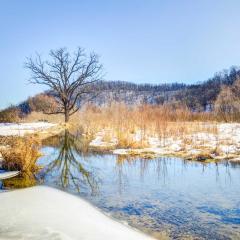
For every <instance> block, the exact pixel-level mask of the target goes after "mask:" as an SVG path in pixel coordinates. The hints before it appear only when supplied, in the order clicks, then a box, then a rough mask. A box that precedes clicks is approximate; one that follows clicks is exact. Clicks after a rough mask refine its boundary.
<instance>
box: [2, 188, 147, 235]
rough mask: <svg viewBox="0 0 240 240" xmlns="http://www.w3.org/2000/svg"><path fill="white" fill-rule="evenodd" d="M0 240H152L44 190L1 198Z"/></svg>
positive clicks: (75, 201)
mask: <svg viewBox="0 0 240 240" xmlns="http://www.w3.org/2000/svg"><path fill="white" fill-rule="evenodd" d="M0 206H1V207H0V219H1V221H0V239H27V240H28V239H31V240H36V239H39V240H40V239H41V240H42V239H49V240H57V239H59V240H62V239H64V240H65V239H66V240H68V239H79V240H80V239H81V240H108V239H109V240H112V239H113V240H123V239H128V240H140V239H142V240H147V239H149V240H150V239H151V238H150V237H147V236H145V235H143V234H141V233H139V232H137V231H135V230H133V229H131V228H129V227H128V226H125V225H123V224H121V223H119V222H117V221H114V220H112V219H111V218H109V217H107V216H105V215H104V214H103V213H101V212H100V211H99V210H97V209H96V208H95V207H93V206H92V205H90V204H89V203H87V202H86V201H85V200H82V199H81V198H79V197H75V196H73V195H71V194H68V193H65V192H63V191H60V190H56V189H52V188H49V187H44V186H37V187H32V188H27V189H23V190H15V191H10V192H2V193H1V194H0Z"/></svg>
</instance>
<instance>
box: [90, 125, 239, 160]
mask: <svg viewBox="0 0 240 240" xmlns="http://www.w3.org/2000/svg"><path fill="white" fill-rule="evenodd" d="M176 124H178V123H176ZM191 124H194V123H185V127H186V126H187V125H189V127H191ZM193 126H194V125H193ZM195 128H196V129H193V130H191V131H186V132H185V133H180V132H179V133H178V132H173V134H171V135H167V136H164V137H162V136H161V137H159V136H158V135H157V134H151V133H150V134H149V133H143V131H141V130H137V131H136V132H135V133H132V134H131V136H130V138H131V139H133V145H136V146H140V145H141V142H144V144H145V145H147V146H144V147H142V148H141V147H134V148H131V147H127V148H118V140H117V138H116V137H115V136H114V134H113V133H112V134H110V135H111V136H112V137H111V138H110V137H106V134H108V135H109V132H111V129H107V130H104V129H103V130H101V131H100V132H98V133H97V134H96V137H95V139H93V141H92V142H91V143H90V146H91V147H94V148H105V149H107V148H108V149H110V150H112V152H113V154H116V155H125V156H128V155H132V156H134V155H141V156H143V157H146V158H151V157H155V156H162V155H174V156H179V157H183V158H186V159H196V160H200V161H202V160H208V159H215V160H221V159H229V160H231V161H240V159H239V154H240V124H239V123H207V122H206V123H201V125H200V127H199V126H198V127H195ZM106 139H107V140H106Z"/></svg>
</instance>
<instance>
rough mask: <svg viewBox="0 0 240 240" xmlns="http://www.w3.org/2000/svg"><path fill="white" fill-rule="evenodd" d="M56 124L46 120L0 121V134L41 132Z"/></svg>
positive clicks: (21, 134) (15, 134)
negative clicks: (27, 121)
mask: <svg viewBox="0 0 240 240" xmlns="http://www.w3.org/2000/svg"><path fill="white" fill-rule="evenodd" d="M56 125H57V124H54V123H48V122H33V123H0V136H23V135H25V134H32V133H36V132H42V131H45V130H47V129H50V128H52V127H55V126H56Z"/></svg>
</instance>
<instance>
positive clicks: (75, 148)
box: [39, 130, 98, 194]
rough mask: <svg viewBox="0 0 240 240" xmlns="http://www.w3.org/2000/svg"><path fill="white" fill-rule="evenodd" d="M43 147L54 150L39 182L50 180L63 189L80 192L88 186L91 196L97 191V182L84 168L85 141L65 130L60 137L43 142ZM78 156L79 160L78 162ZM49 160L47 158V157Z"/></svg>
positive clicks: (89, 171) (90, 171)
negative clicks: (50, 147)
mask: <svg viewBox="0 0 240 240" xmlns="http://www.w3.org/2000/svg"><path fill="white" fill-rule="evenodd" d="M43 144H44V145H48V146H49V145H50V146H52V147H54V148H55V150H56V152H54V154H53V155H54V157H53V158H52V157H51V158H50V161H49V162H48V163H47V164H46V161H45V159H44V160H43V159H42V160H43V161H41V160H40V161H39V164H41V162H43V165H44V168H43V170H42V171H41V172H40V174H39V180H40V181H42V182H48V181H49V179H50V178H52V180H54V182H55V184H57V185H58V186H59V187H61V188H63V189H71V190H74V191H76V192H80V190H81V187H84V186H85V185H88V186H89V187H90V188H91V191H92V194H95V193H97V191H98V181H97V178H96V177H95V176H94V173H93V172H92V170H91V169H89V168H88V167H86V166H85V164H86V160H85V156H86V154H87V152H88V144H87V142H86V139H84V138H81V137H79V136H76V135H73V134H71V133H70V132H69V131H68V130H65V132H64V134H62V135H61V136H57V137H56V136H55V137H51V138H49V139H47V140H45V141H44V143H43ZM79 156H81V160H82V161H79ZM47 158H49V156H47Z"/></svg>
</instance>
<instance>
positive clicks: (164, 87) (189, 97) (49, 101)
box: [0, 67, 240, 121]
mask: <svg viewBox="0 0 240 240" xmlns="http://www.w3.org/2000/svg"><path fill="white" fill-rule="evenodd" d="M79 91H81V89H80V90H79ZM86 92H89V94H85V95H81V98H79V99H78V101H77V103H76V104H77V106H76V108H79V107H81V106H82V105H83V104H85V103H89V102H90V103H92V104H96V105H106V104H109V103H111V102H124V103H125V104H127V105H135V104H155V105H166V104H167V105H169V106H170V105H171V106H172V107H173V108H178V107H179V106H184V107H187V108H188V109H189V110H191V111H193V112H214V113H216V114H217V116H218V117H219V118H220V119H223V120H225V121H230V120H236V119H238V118H239V119H240V69H239V68H238V67H231V68H230V69H229V70H224V71H222V72H218V73H216V74H215V75H214V77H212V78H210V79H208V80H207V81H204V82H199V83H196V84H188V85H187V84H181V83H169V84H167V83H166V84H136V83H131V82H124V81H98V82H94V83H93V84H91V85H90V86H88V89H87V90H86ZM75 94H78V91H77V90H76V93H75ZM73 97H74V95H73ZM16 108H17V110H18V111H16V110H14V107H13V106H11V107H10V108H8V110H5V111H4V114H2V119H3V116H4V115H6V113H7V112H9V116H10V118H11V117H12V115H13V113H18V115H20V117H21V116H24V115H25V114H29V113H30V112H32V111H37V112H46V111H50V112H55V111H57V110H58V108H59V106H58V101H57V100H56V95H55V93H54V92H53V91H47V92H45V93H43V94H38V95H36V96H34V97H31V98H29V99H28V100H26V101H24V102H22V103H21V104H19V105H18V106H17V107H16ZM0 116H1V114H0ZM7 119H9V117H7ZM0 120H1V119H0Z"/></svg>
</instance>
